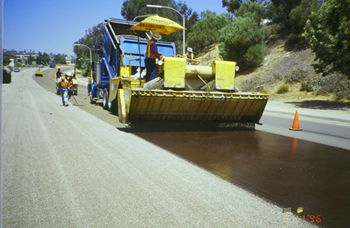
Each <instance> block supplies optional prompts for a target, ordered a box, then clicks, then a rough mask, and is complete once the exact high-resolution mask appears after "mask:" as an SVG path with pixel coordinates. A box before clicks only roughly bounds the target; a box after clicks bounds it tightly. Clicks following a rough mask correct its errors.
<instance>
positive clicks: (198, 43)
mask: <svg viewBox="0 0 350 228" xmlns="http://www.w3.org/2000/svg"><path fill="white" fill-rule="evenodd" d="M229 21H230V18H229V16H228V15H224V14H222V15H219V16H218V15H216V13H213V12H210V11H207V12H205V13H202V20H199V21H198V22H197V23H196V24H195V25H194V26H193V27H192V29H191V32H190V33H188V36H187V40H188V45H189V46H191V47H192V48H194V50H196V51H200V50H202V49H203V48H204V47H205V46H208V45H210V44H214V43H218V41H219V33H218V31H219V30H220V29H221V28H223V27H224V26H226V25H227V24H228V23H229Z"/></svg>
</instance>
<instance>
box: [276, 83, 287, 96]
mask: <svg viewBox="0 0 350 228" xmlns="http://www.w3.org/2000/svg"><path fill="white" fill-rule="evenodd" d="M288 91H289V86H288V85H280V86H279V87H278V89H277V93H278V94H282V93H288Z"/></svg>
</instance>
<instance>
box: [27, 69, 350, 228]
mask: <svg viewBox="0 0 350 228" xmlns="http://www.w3.org/2000/svg"><path fill="white" fill-rule="evenodd" d="M49 74H50V73H49ZM34 79H35V81H36V82H37V83H39V84H40V85H41V86H42V87H44V88H46V89H47V90H49V91H51V92H53V93H54V90H53V89H52V86H53V81H52V80H50V78H49V77H47V78H46V80H43V79H42V78H37V77H34ZM78 79H80V80H79V83H80V84H82V85H83V86H82V88H81V89H80V90H81V91H79V95H78V96H76V100H74V101H73V103H74V104H75V105H77V106H78V107H79V108H81V109H83V110H85V111H87V112H89V113H91V114H93V115H94V116H96V117H98V118H99V119H101V120H103V121H105V122H106V123H109V124H111V125H112V126H116V127H117V128H118V129H121V130H123V131H125V132H129V133H130V134H134V135H136V136H138V137H140V138H143V139H145V140H147V141H149V142H152V143H153V144H154V145H156V146H158V147H162V148H164V149H166V150H167V151H169V152H171V153H173V154H175V155H177V156H180V157H182V158H184V159H186V160H188V161H190V162H192V163H193V164H196V165H197V166H199V167H202V168H204V169H206V170H208V171H210V172H212V173H214V174H216V175H218V176H220V177H222V178H223V179H226V180H228V181H230V182H232V183H234V184H235V185H237V186H240V187H242V188H243V189H245V190H247V191H249V192H251V193H253V194H254V195H257V196H259V197H261V198H264V199H266V200H268V201H269V202H273V203H274V204H277V205H279V206H281V207H284V208H287V209H288V208H291V210H292V213H287V214H285V215H284V219H285V221H286V222H291V221H293V220H292V219H294V217H293V216H296V217H298V218H301V219H303V220H305V221H306V222H310V223H311V222H313V223H317V224H319V225H322V226H325V227H327V226H328V227H344V226H345V227H347V224H348V223H349V217H348V214H349V213H350V212H349V209H348V208H349V207H348V205H350V197H349V193H348V189H350V183H349V173H350V172H349V166H348V164H349V162H350V155H349V153H348V152H349V150H350V136H349V134H348V132H349V130H350V115H349V114H350V112H349V105H348V104H346V103H326V104H325V103H324V102H320V101H313V102H300V103H292V104H291V103H282V102H269V103H268V106H267V108H266V111H265V113H264V115H263V118H262V122H263V123H264V125H263V126H257V131H242V130H241V129H207V128H204V129H197V128H189V127H187V126H186V127H185V128H183V127H181V126H180V127H179V126H177V125H175V126H174V125H172V126H163V124H160V126H159V125H154V124H152V125H148V126H146V127H144V128H136V129H123V128H122V126H123V125H121V124H120V123H118V121H117V116H115V115H112V114H111V113H108V112H107V111H105V110H103V109H102V107H101V102H98V103H97V104H95V105H91V104H89V99H88V97H87V91H86V87H85V86H86V84H87V83H86V81H87V80H86V78H78ZM84 79H85V80H84ZM320 104H321V106H320ZM305 106H306V107H305ZM315 108H316V109H315ZM296 109H299V113H300V114H299V118H300V125H301V127H302V128H303V131H297V132H294V131H290V130H288V128H289V127H291V125H292V122H293V118H294V114H295V110H296ZM271 133H272V134H271ZM283 136H287V137H283ZM310 141H311V142H310ZM312 142H316V143H312ZM321 144H322V145H321ZM324 145H330V146H324ZM344 149H345V150H344ZM315 179H316V181H315ZM331 181H332V182H331ZM329 186H332V187H331V188H330V187H329ZM298 207H303V209H304V210H303V212H301V213H297V212H296V211H297V208H298Z"/></svg>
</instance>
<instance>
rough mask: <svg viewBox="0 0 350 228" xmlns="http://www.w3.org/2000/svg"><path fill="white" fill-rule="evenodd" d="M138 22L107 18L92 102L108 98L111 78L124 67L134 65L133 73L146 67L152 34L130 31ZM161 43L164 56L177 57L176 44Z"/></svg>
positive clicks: (95, 75)
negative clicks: (148, 43) (149, 39)
mask: <svg viewBox="0 0 350 228" xmlns="http://www.w3.org/2000/svg"><path fill="white" fill-rule="evenodd" d="M135 24H136V23H135V22H130V21H126V20H120V19H108V20H106V21H105V30H104V37H103V44H102V52H103V56H102V57H101V58H99V60H98V62H97V64H96V65H95V67H94V68H95V69H94V74H93V78H92V79H91V83H90V84H89V95H90V101H91V102H92V103H94V102H96V101H97V100H99V99H105V97H108V92H109V85H110V80H111V79H112V78H116V77H120V76H121V75H120V72H121V67H123V66H126V67H130V70H131V72H130V73H131V74H135V73H136V72H137V70H138V68H141V71H142V70H144V69H145V62H144V57H145V56H144V54H145V52H146V47H147V42H148V37H147V35H146V33H145V32H141V31H137V32H135V31H132V30H129V29H130V28H131V27H132V26H133V25H135ZM157 46H158V51H159V53H161V54H162V55H163V56H176V47H175V44H174V43H170V42H164V41H159V42H157ZM106 93H107V95H105V94H106ZM106 99H107V98H106ZM106 103H107V101H104V108H106V109H107V104H106Z"/></svg>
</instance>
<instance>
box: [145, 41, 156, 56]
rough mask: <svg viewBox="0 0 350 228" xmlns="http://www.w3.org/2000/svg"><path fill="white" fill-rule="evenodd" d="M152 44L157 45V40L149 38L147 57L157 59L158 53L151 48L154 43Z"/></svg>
mask: <svg viewBox="0 0 350 228" xmlns="http://www.w3.org/2000/svg"><path fill="white" fill-rule="evenodd" d="M152 44H155V45H156V42H154V40H149V41H148V43H147V49H146V57H147V58H150V59H156V58H157V56H156V54H155V53H154V52H153V51H152V48H151V45H152Z"/></svg>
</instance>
